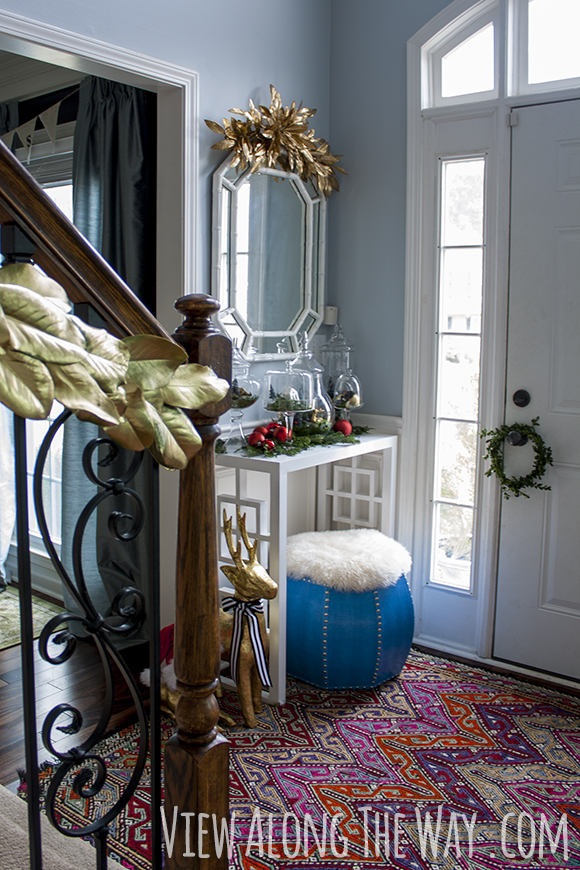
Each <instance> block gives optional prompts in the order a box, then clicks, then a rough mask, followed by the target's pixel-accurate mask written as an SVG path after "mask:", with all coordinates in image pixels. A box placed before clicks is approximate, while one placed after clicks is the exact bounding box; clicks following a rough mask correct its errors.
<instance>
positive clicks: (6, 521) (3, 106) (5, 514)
mask: <svg viewBox="0 0 580 870" xmlns="http://www.w3.org/2000/svg"><path fill="white" fill-rule="evenodd" d="M15 127H18V103H17V102H11V103H0V136H3V135H4V133H8V132H9V131H10V130H14V128H15ZM13 433H14V424H13V416H12V412H11V411H9V410H8V408H5V407H4V405H0V445H1V446H0V591H1V590H3V589H5V588H6V579H7V578H6V569H5V567H4V565H5V562H6V559H7V557H8V550H9V549H10V541H11V540H12V532H13V530H14V521H15V518H16V494H15V491H14V442H13Z"/></svg>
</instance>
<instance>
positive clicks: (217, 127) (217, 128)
mask: <svg viewBox="0 0 580 870" xmlns="http://www.w3.org/2000/svg"><path fill="white" fill-rule="evenodd" d="M205 123H206V124H207V126H208V127H209V129H210V130H211V131H212V133H220V134H221V135H222V136H225V132H226V131H225V130H224V128H223V127H222V126H220V124H217V123H216V122H215V121H208V120H207V119H206V122H205Z"/></svg>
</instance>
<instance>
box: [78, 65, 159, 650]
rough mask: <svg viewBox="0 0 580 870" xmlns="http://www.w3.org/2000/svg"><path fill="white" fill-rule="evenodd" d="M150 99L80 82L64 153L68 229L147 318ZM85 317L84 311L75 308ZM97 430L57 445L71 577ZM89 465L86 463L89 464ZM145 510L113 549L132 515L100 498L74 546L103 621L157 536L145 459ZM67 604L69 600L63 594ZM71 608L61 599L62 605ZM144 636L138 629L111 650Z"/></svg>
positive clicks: (152, 171) (120, 466)
mask: <svg viewBox="0 0 580 870" xmlns="http://www.w3.org/2000/svg"><path fill="white" fill-rule="evenodd" d="M156 129H157V120H156V100H155V95H154V94H150V93H148V92H146V91H142V90H139V89H138V88H131V87H128V86H126V85H121V84H118V83H117V82H110V81H106V80H104V79H99V78H94V77H89V78H87V79H85V80H84V81H83V82H82V83H81V86H80V94H79V112H78V118H77V123H76V128H75V138H74V155H73V210H74V223H75V225H76V226H77V227H78V229H79V230H80V231H81V232H82V233H83V235H84V236H85V237H86V238H87V239H88V241H89V242H91V244H92V245H93V246H94V247H95V248H96V249H97V250H98V251H99V252H100V253H101V254H102V255H103V257H104V258H105V259H106V260H107V261H108V262H109V263H110V265H111V266H112V267H113V268H114V269H115V270H116V271H117V272H118V274H119V275H120V276H121V277H122V278H123V280H124V281H126V283H127V284H128V285H129V286H130V287H131V289H132V290H133V292H134V293H135V294H136V295H137V296H138V297H139V298H140V299H141V300H142V301H143V302H144V303H145V304H146V305H148V307H150V308H151V309H152V310H153V306H154V300H155V273H156V271H155V180H156V162H157V156H156V149H155V143H156ZM83 307H84V308H85V309H86V308H87V306H83ZM78 313H79V315H80V316H83V317H84V319H86V320H88V322H90V323H91V325H94V326H103V323H102V322H100V320H99V318H98V316H97V315H96V314H95V312H92V311H91V310H90V309H89V310H88V312H87V311H84V312H83V311H80V310H79V311H78ZM95 437H98V429H97V427H96V426H92V425H90V424H86V423H80V422H79V421H77V420H74V421H69V423H67V425H66V427H65V437H64V444H63V471H62V474H63V522H62V553H63V561H64V562H65V565H66V566H67V568H68V569H69V570H70V568H71V560H70V554H71V547H72V536H73V533H74V526H75V523H76V520H77V518H78V516H79V513H80V511H81V510H82V509H83V507H84V506H85V505H86V504H87V502H88V501H89V500H90V498H91V497H92V496H93V495H94V494H95V492H96V491H97V488H96V487H95V486H94V485H93V484H91V483H90V482H89V481H88V480H87V479H86V477H85V475H84V473H83V471H82V453H83V450H84V447H85V445H86V444H87V443H88V441H90V440H91V439H93V438H95ZM122 454H124V455H122V456H121V457H120V458H119V459H118V460H116V461H115V462H114V463H113V464H112V465H108V466H107V467H106V468H105V469H101V471H100V476H101V478H103V477H106V478H110V477H119V476H121V475H122V473H123V471H124V470H125V469H126V468H127V466H128V463H129V461H130V456H128V455H127V454H126V452H125V451H122ZM93 464H94V463H93ZM129 485H130V486H131V487H132V488H133V489H135V490H136V491H137V492H139V494H140V496H141V498H142V500H143V503H144V504H145V518H146V519H145V527H144V529H143V531H142V532H141V534H140V535H139V537H138V538H137V539H136V540H135V541H123V542H120V541H116V540H115V539H114V538H113V537H112V535H111V534H110V532H109V529H108V519H109V515H110V512H111V511H113V510H115V511H122V512H124V513H128V514H131V515H134V514H135V508H134V505H133V503H132V501H131V500H130V499H129V498H127V497H125V496H123V497H121V498H116V499H112V498H110V499H107V500H106V501H105V503H104V504H103V506H102V507H100V508H99V510H98V512H97V516H96V517H94V518H93V520H92V521H91V524H90V527H89V529H88V530H87V534H86V536H85V544H84V547H83V567H84V571H85V580H86V582H87V586H88V588H89V592H90V595H91V598H92V600H93V602H94V604H95V605H96V606H97V608H98V609H99V612H100V613H102V614H106V613H107V612H108V610H109V607H110V604H111V602H112V600H113V599H114V597H115V595H116V594H117V592H119V591H120V589H122V588H123V587H124V586H136V587H137V588H140V589H142V590H143V592H144V593H145V592H146V589H147V582H148V571H149V570H150V569H151V570H152V569H153V568H154V566H152V565H151V563H150V558H149V550H148V541H150V540H151V536H152V535H154V534H157V533H158V532H157V529H155V528H154V527H153V522H152V514H153V512H152V510H151V505H152V501H153V498H154V497H155V493H154V481H153V466H152V460H151V457H150V456H149V454H148V453H146V454H145V456H144V462H143V464H142V466H141V469H140V471H139V472H138V474H137V476H136V477H135V478H134V479H133V482H132V483H130V484H129ZM67 597H68V596H67ZM69 604H70V602H69V601H67V606H68V605H69ZM146 638H147V627H146V625H144V626H143V627H142V628H141V630H140V631H139V632H138V633H136V634H133V635H132V636H131V638H130V639H129V640H128V641H119V646H125V645H127V643H137V642H141V641H142V640H144V639H146Z"/></svg>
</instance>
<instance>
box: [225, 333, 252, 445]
mask: <svg viewBox="0 0 580 870" xmlns="http://www.w3.org/2000/svg"><path fill="white" fill-rule="evenodd" d="M259 398H260V383H259V381H256V380H254V378H251V377H250V363H249V362H247V361H246V360H245V359H244V357H243V356H242V355H241V353H240V351H239V350H238V348H237V347H236V346H235V345H234V347H233V349H232V407H231V410H230V434H229V435H228V437H227V439H226V450H227V451H229V452H232V451H234V450H238V449H239V448H240V447H243V445H244V444H245V443H246V438H245V435H244V429H243V426H242V418H243V416H244V410H245V409H246V408H250V407H251V406H252V405H253V404H254V403H255V402H257V401H258V399H259Z"/></svg>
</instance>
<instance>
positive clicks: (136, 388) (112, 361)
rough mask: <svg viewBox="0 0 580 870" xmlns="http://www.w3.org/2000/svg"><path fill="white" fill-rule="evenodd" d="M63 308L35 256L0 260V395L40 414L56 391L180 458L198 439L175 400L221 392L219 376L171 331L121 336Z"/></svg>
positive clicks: (77, 408) (114, 429)
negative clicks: (190, 357)
mask: <svg viewBox="0 0 580 870" xmlns="http://www.w3.org/2000/svg"><path fill="white" fill-rule="evenodd" d="M70 311H71V305H70V302H69V301H68V299H67V296H66V293H65V292H64V290H63V289H62V287H61V286H60V285H59V284H57V283H56V281H53V280H52V279H51V278H48V276H46V275H45V274H44V273H43V272H42V271H41V270H40V269H38V268H37V267H36V266H33V265H31V264H29V263H25V264H17V265H8V266H4V267H2V268H0V402H2V404H4V405H6V406H7V407H8V408H10V410H12V411H14V413H15V414H18V415H19V416H21V417H28V418H29V419H32V420H44V419H46V417H48V415H49V413H50V409H51V407H52V403H53V401H54V400H56V401H58V402H60V403H61V404H62V405H64V406H65V408H68V409H69V410H71V411H72V412H73V413H74V414H76V416H77V417H79V419H81V420H86V421H89V422H91V423H96V424H98V425H99V426H101V427H102V428H103V429H104V431H105V432H106V433H107V435H110V436H111V438H113V439H114V440H116V441H117V442H118V443H119V444H121V446H123V447H127V448H128V449H130V450H144V449H145V448H148V449H149V451H150V452H151V453H152V454H153V456H154V457H155V459H157V461H158V462H159V463H160V464H161V465H165V466H166V467H167V468H185V467H186V466H187V463H188V461H189V459H190V458H191V457H192V456H194V455H195V454H196V453H197V451H198V450H199V448H200V446H201V439H200V437H199V435H198V433H197V431H196V429H195V427H194V426H193V424H192V422H191V420H190V419H189V417H188V416H187V415H186V414H184V412H183V411H182V410H181V409H182V408H188V409H192V410H194V409H196V408H201V407H202V406H203V405H205V404H207V403H208V402H217V401H219V400H220V399H223V397H224V396H225V394H226V393H227V391H228V389H229V384H228V382H227V381H224V380H221V379H220V378H218V377H216V375H215V374H214V372H213V371H212V370H211V369H210V368H208V367H207V366H200V365H189V364H187V354H186V352H185V351H184V349H183V348H182V347H180V346H179V345H178V344H176V343H175V342H173V341H169V340H168V339H165V338H161V337H160V336H154V335H133V336H130V337H129V338H125V339H122V340H121V339H118V338H115V337H114V336H113V335H111V334H110V333H108V332H107V330H105V329H94V328H93V327H90V326H87V324H86V323H84V322H83V321H82V320H79V319H78V318H77V317H75V316H74V315H73V314H71V313H70Z"/></svg>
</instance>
